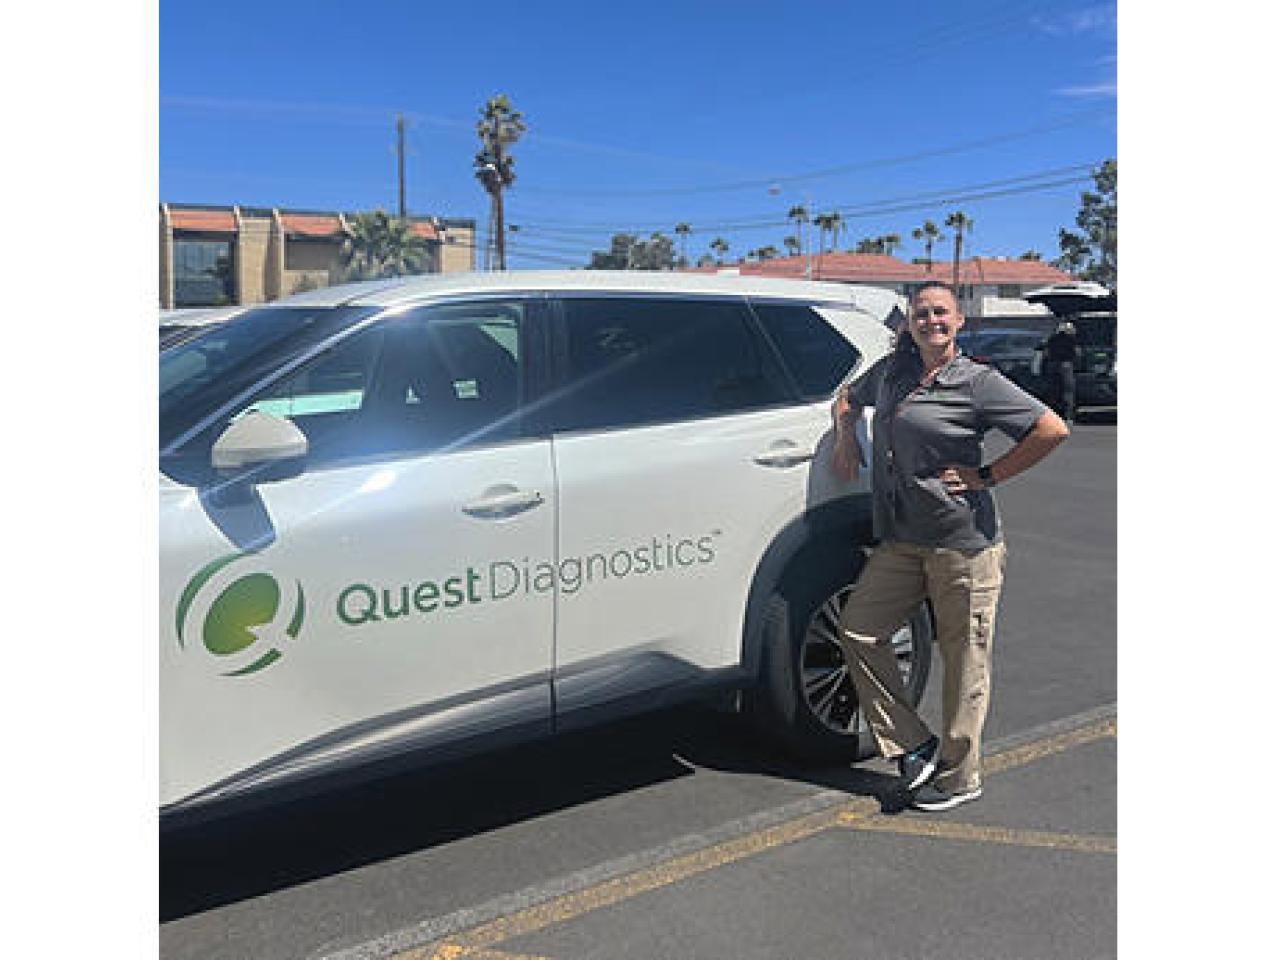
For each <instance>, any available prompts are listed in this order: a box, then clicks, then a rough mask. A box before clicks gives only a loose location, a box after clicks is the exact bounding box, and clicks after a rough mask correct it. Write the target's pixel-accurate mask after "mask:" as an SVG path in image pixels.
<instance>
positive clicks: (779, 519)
mask: <svg viewBox="0 0 1280 960" xmlns="http://www.w3.org/2000/svg"><path fill="white" fill-rule="evenodd" d="M560 314H561V320H562V325H561V326H560V327H558V328H557V329H558V330H559V331H560V333H561V340H560V342H559V350H558V354H559V356H560V358H561V361H562V365H563V366H562V384H561V387H560V391H559V393H558V394H557V397H556V401H555V402H554V403H553V404H551V405H550V407H549V408H548V409H547V411H546V414H545V415H546V416H547V417H548V418H549V420H550V423H549V424H548V428H549V429H550V430H552V431H553V434H554V435H553V445H554V455H555V466H556V475H557V493H558V498H559V501H558V502H559V505H560V511H559V519H558V523H557V534H558V544H559V552H558V562H559V571H560V598H559V608H558V612H557V630H556V658H555V659H556V664H555V667H556V679H555V686H556V710H557V716H559V715H561V714H570V713H572V712H573V711H574V710H576V709H579V708H581V707H587V706H591V705H593V704H595V703H598V702H600V701H604V700H609V699H614V698H616V697H621V696H624V695H629V694H634V693H637V692H640V691H643V690H645V689H648V688H655V687H660V686H665V685H668V684H672V683H679V682H681V681H682V680H684V679H690V678H693V677H695V676H698V675H700V674H701V672H702V671H704V670H709V669H714V668H718V667H726V666H732V665H735V664H737V663H738V662H739V659H740V653H741V645H742V643H741V641H742V622H743V614H744V611H745V607H746V602H747V594H748V589H749V586H750V582H751V578H752V576H753V574H754V572H755V568H756V564H757V563H758V562H759V560H760V557H761V555H762V553H763V551H764V549H765V547H766V546H767V544H768V543H769V542H771V540H772V539H773V537H774V536H776V534H777V533H778V531H779V530H780V529H781V528H782V527H783V526H784V525H785V524H786V523H787V522H789V521H790V520H791V519H793V518H795V517H796V516H798V515H799V514H800V513H802V512H803V509H804V506H805V502H806V496H807V487H808V482H807V481H808V463H809V460H810V458H811V457H812V456H813V454H814V451H815V447H816V445H817V444H818V441H819V439H820V437H821V436H822V435H823V433H824V432H825V431H826V430H827V427H828V426H829V418H828V416H827V415H826V399H825V398H824V401H823V403H822V404H820V405H818V406H817V407H815V406H814V405H811V404H805V403H802V402H798V398H797V396H796V394H795V390H794V385H791V384H789V383H788V381H787V379H786V376H785V374H784V373H783V371H782V369H781V367H780V365H779V363H778V359H777V357H776V355H775V354H774V352H773V351H772V350H771V348H770V347H769V345H768V343H767V342H766V341H765V340H764V338H763V337H762V336H761V334H760V331H759V329H758V327H757V326H756V324H755V322H754V321H753V318H752V315H751V313H750V311H749V309H748V308H747V306H746V303H745V301H743V300H742V299H740V298H722V299H715V298H700V299H698V298H684V299H680V298H661V297H653V296H647V297H642V296H629V297H621V296H620V297H601V296H586V295H584V296H567V297H564V298H563V299H562V302H561V311H560Z"/></svg>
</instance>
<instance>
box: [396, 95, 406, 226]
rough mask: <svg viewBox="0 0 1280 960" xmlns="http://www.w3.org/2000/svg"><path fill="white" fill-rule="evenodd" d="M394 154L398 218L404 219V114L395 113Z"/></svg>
mask: <svg viewBox="0 0 1280 960" xmlns="http://www.w3.org/2000/svg"><path fill="white" fill-rule="evenodd" d="M396 156H397V157H398V158H399V166H400V219H401V220H403V219H404V215H405V205H404V114H403V113H397V114H396Z"/></svg>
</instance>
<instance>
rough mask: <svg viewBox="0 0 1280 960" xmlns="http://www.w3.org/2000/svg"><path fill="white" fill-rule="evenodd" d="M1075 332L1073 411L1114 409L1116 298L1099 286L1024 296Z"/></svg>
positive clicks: (1055, 289)
mask: <svg viewBox="0 0 1280 960" xmlns="http://www.w3.org/2000/svg"><path fill="white" fill-rule="evenodd" d="M1024 299H1025V300H1027V301H1029V302H1030V303H1037V304H1041V305H1043V306H1046V307H1048V308H1049V309H1050V310H1051V311H1052V312H1053V314H1054V316H1055V317H1056V318H1058V319H1059V320H1069V321H1071V323H1072V324H1074V325H1075V328H1076V344H1077V346H1078V347H1079V348H1080V356H1079V357H1078V358H1077V360H1076V408H1077V409H1078V410H1087V409H1089V408H1100V407H1101V408H1113V407H1116V406H1117V405H1118V403H1119V384H1118V381H1117V379H1116V295H1115V292H1114V291H1111V290H1108V289H1107V288H1106V287H1104V286H1102V285H1101V284H1098V283H1060V284H1054V285H1053V286H1049V287H1043V288H1041V289H1039V290H1033V291H1031V292H1030V293H1027V294H1024Z"/></svg>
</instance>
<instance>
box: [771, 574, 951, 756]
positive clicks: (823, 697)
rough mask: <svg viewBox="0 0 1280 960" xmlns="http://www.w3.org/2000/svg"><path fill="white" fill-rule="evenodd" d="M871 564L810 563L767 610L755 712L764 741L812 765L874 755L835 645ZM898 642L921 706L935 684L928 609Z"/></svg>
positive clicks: (906, 675)
mask: <svg viewBox="0 0 1280 960" xmlns="http://www.w3.org/2000/svg"><path fill="white" fill-rule="evenodd" d="M864 560H865V557H864V556H863V555H862V554H861V553H859V554H858V556H857V559H856V562H855V564H854V566H853V567H852V568H850V566H849V564H848V563H847V562H846V563H841V562H838V561H837V562H829V563H814V562H810V563H806V564H803V565H802V566H801V567H800V568H798V569H795V570H793V571H791V572H790V573H789V575H788V576H786V577H784V578H783V581H782V583H781V584H780V585H779V587H778V588H777V589H775V590H774V592H773V593H772V595H771V596H770V597H769V599H768V601H767V603H766V604H765V606H764V611H763V614H762V621H763V622H762V623H761V639H762V644H763V647H762V653H763V656H762V663H761V675H760V679H759V682H758V685H757V687H756V689H755V690H754V691H752V692H751V694H750V695H749V697H748V700H747V703H748V709H749V712H750V713H751V715H752V718H753V720H754V721H755V723H756V724H757V726H758V727H759V729H760V731H761V732H762V733H763V734H764V735H766V736H767V737H769V738H770V739H772V740H773V741H774V742H775V743H777V744H778V745H779V746H780V747H782V748H783V749H784V750H785V751H786V752H788V753H790V754H791V755H792V756H794V757H796V758H798V759H801V760H804V761H813V762H825V761H847V760H851V759H859V758H861V757H864V756H869V755H871V754H872V753H874V745H873V743H872V741H871V737H870V733H869V731H868V729H867V726H866V721H865V720H864V719H863V716H862V711H861V710H859V709H858V702H857V695H856V693H855V692H854V688H853V681H852V679H851V678H850V677H849V674H848V668H847V665H846V664H845V658H844V652H843V650H842V649H841V648H840V646H839V644H838V643H837V642H836V640H835V630H836V629H837V626H838V623H839V617H840V610H841V609H842V608H843V606H844V601H845V599H846V598H847V597H848V595H849V593H850V592H851V591H852V590H853V585H854V583H855V582H856V580H857V575H858V573H859V572H860V570H861V568H862V564H863V562H864ZM894 642H895V646H896V647H897V648H898V650H899V661H898V662H899V666H900V667H901V668H902V671H903V678H904V680H905V681H906V685H907V692H908V694H909V696H910V700H911V703H912V705H913V706H914V705H915V704H918V703H919V702H920V699H921V697H923V695H924V690H925V687H926V685H927V684H928V682H929V667H930V664H931V653H932V645H933V619H932V614H931V613H930V611H929V608H928V605H927V604H921V605H920V608H919V609H918V610H917V611H916V612H915V613H914V614H913V615H912V617H911V619H910V620H909V621H908V623H907V624H906V625H905V626H904V627H903V628H902V630H900V631H899V632H898V634H896V635H895V641H894ZM805 680H807V681H808V689H807V690H806V687H805Z"/></svg>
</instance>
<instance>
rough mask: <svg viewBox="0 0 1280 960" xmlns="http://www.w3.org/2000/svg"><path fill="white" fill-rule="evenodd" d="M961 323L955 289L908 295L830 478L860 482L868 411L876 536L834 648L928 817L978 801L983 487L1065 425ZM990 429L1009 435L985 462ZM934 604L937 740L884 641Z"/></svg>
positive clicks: (985, 608) (859, 396) (865, 381)
mask: <svg viewBox="0 0 1280 960" xmlns="http://www.w3.org/2000/svg"><path fill="white" fill-rule="evenodd" d="M963 325H964V317H963V316H962V315H961V314H960V309H959V304H958V301H957V299H956V296H955V294H954V293H953V291H952V290H951V289H950V288H949V287H947V286H945V285H943V284H930V285H927V286H925V287H923V288H921V289H920V290H919V291H917V292H916V294H915V297H914V298H913V300H912V305H911V312H910V315H909V316H908V318H907V323H906V328H905V330H904V331H903V332H902V333H901V334H899V337H898V341H897V345H896V347H895V349H894V350H893V352H891V353H890V354H889V356H887V357H885V358H883V359H881V360H880V361H878V362H877V363H876V364H874V365H873V366H872V367H871V369H870V370H869V371H868V372H867V373H866V374H865V375H864V376H862V377H860V378H859V379H858V380H856V381H854V383H852V384H851V385H850V386H849V388H848V390H847V391H841V393H840V395H839V396H838V397H837V399H836V402H835V404H834V405H833V409H832V413H833V416H834V419H835V470H836V473H837V475H838V476H840V477H841V478H842V479H844V480H850V479H853V478H855V477H857V476H858V473H859V464H860V461H861V459H862V457H861V451H860V450H859V447H858V440H857V436H856V433H855V426H856V424H857V422H858V419H859V418H860V417H861V414H862V409H863V408H864V407H867V406H872V407H875V415H874V419H873V420H872V426H873V450H872V475H871V483H872V501H873V520H874V527H875V535H876V538H877V540H878V541H879V543H878V545H877V546H876V547H875V549H874V550H873V551H872V553H871V556H870V557H869V558H868V560H867V564H866V567H865V568H864V570H863V572H862V576H861V577H860V578H859V580H858V583H857V586H856V587H855V588H854V591H853V593H852V595H851V596H850V598H849V601H848V603H847V604H846V605H845V608H844V612H843V614H842V616H841V622H840V628H841V629H840V633H841V637H840V639H841V644H842V646H843V648H844V652H845V658H846V660H847V661H848V662H849V669H850V673H851V674H852V677H853V681H854V685H855V687H856V688H857V692H858V702H859V704H860V705H861V707H862V710H863V713H864V715H865V716H866V718H867V721H868V723H869V724H870V726H871V731H872V733H873V735H874V736H875V738H876V742H877V744H878V745H879V747H880V752H881V754H882V755H883V756H886V757H897V758H898V769H899V772H900V773H901V775H902V779H903V785H904V786H905V787H906V788H907V789H908V790H910V791H913V797H912V804H913V806H915V807H916V808H918V809H922V810H947V809H950V808H952V807H955V806H958V805H959V804H961V803H965V802H967V801H969V800H976V799H977V798H978V797H980V796H981V795H982V762H981V749H982V745H981V737H982V725H983V722H984V721H985V719H986V715H987V706H988V702H989V697H990V665H991V642H992V636H993V628H994V625H995V615H996V604H997V601H998V600H999V596H1000V585H1001V581H1002V578H1003V570H1004V553H1005V551H1004V542H1003V537H1002V535H1001V531H1000V518H999V514H998V513H997V511H996V505H995V500H994V498H993V497H992V495H991V492H990V488H991V487H994V486H995V485H996V484H998V483H1003V482H1005V481H1007V480H1009V479H1011V478H1013V477H1015V476H1017V475H1018V474H1020V473H1022V471H1024V470H1026V469H1027V468H1028V467H1030V466H1032V465H1033V464H1035V463H1037V462H1038V461H1039V460H1041V459H1042V458H1043V457H1045V456H1046V455H1047V454H1048V453H1049V452H1050V451H1051V450H1052V449H1053V448H1054V447H1056V446H1057V445H1058V444H1059V443H1061V442H1062V441H1063V440H1064V439H1066V437H1067V434H1068V432H1069V431H1068V429H1067V425H1066V424H1065V423H1064V422H1063V421H1062V419H1061V418H1060V417H1058V415H1057V414H1055V413H1054V412H1053V411H1051V410H1049V409H1048V408H1047V407H1045V405H1044V404H1043V403H1041V402H1040V401H1039V400H1037V399H1035V398H1034V397H1032V396H1031V395H1030V394H1027V393H1025V392H1023V391H1022V390H1021V389H1019V388H1018V387H1016V386H1015V385H1014V384H1013V383H1011V382H1010V381H1009V380H1007V379H1006V378H1005V377H1004V376H1003V375H1002V374H1001V373H1000V372H999V371H997V370H995V369H994V368H991V367H988V366H984V365H982V364H978V363H975V362H973V361H971V360H970V359H969V358H968V357H965V356H963V355H961V354H960V352H959V350H958V348H957V347H956V333H957V332H959V330H960V328H961V327H962V326H963ZM992 428H995V429H997V430H1000V431H1001V432H1002V433H1004V434H1006V435H1007V436H1009V437H1010V438H1011V439H1013V440H1015V441H1017V443H1016V445H1015V446H1014V447H1013V448H1012V449H1010V450H1009V451H1008V452H1007V453H1005V454H1004V455H1003V456H1001V457H999V458H998V459H996V460H994V461H992V462H991V463H986V464H984V463H983V455H982V438H983V436H984V435H985V434H986V433H987V431H988V430H990V429H992ZM926 598H927V599H929V600H930V601H931V602H932V606H933V614H934V622H935V634H936V636H937V641H938V648H939V650H940V651H941V653H942V660H943V667H944V677H943V696H942V710H943V719H942V729H941V731H939V733H940V737H939V736H935V735H934V734H933V733H932V732H931V731H930V730H929V728H928V727H927V726H926V725H925V724H924V722H923V721H922V720H921V719H920V716H919V714H918V713H917V712H916V711H915V709H914V708H913V707H912V706H911V705H910V703H909V702H908V699H907V691H906V688H905V687H904V686H903V682H902V677H901V675H900V674H899V672H898V664H897V658H896V656H895V655H894V652H893V649H892V647H891V646H890V643H889V639H890V637H892V635H893V634H894V633H895V632H896V631H897V630H898V629H899V628H900V627H901V626H902V625H903V624H904V623H905V622H906V621H907V619H908V618H909V617H910V615H911V613H912V612H913V611H914V610H915V609H916V608H917V607H918V606H919V605H920V603H921V602H923V601H924V600H925V599H926Z"/></svg>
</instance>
